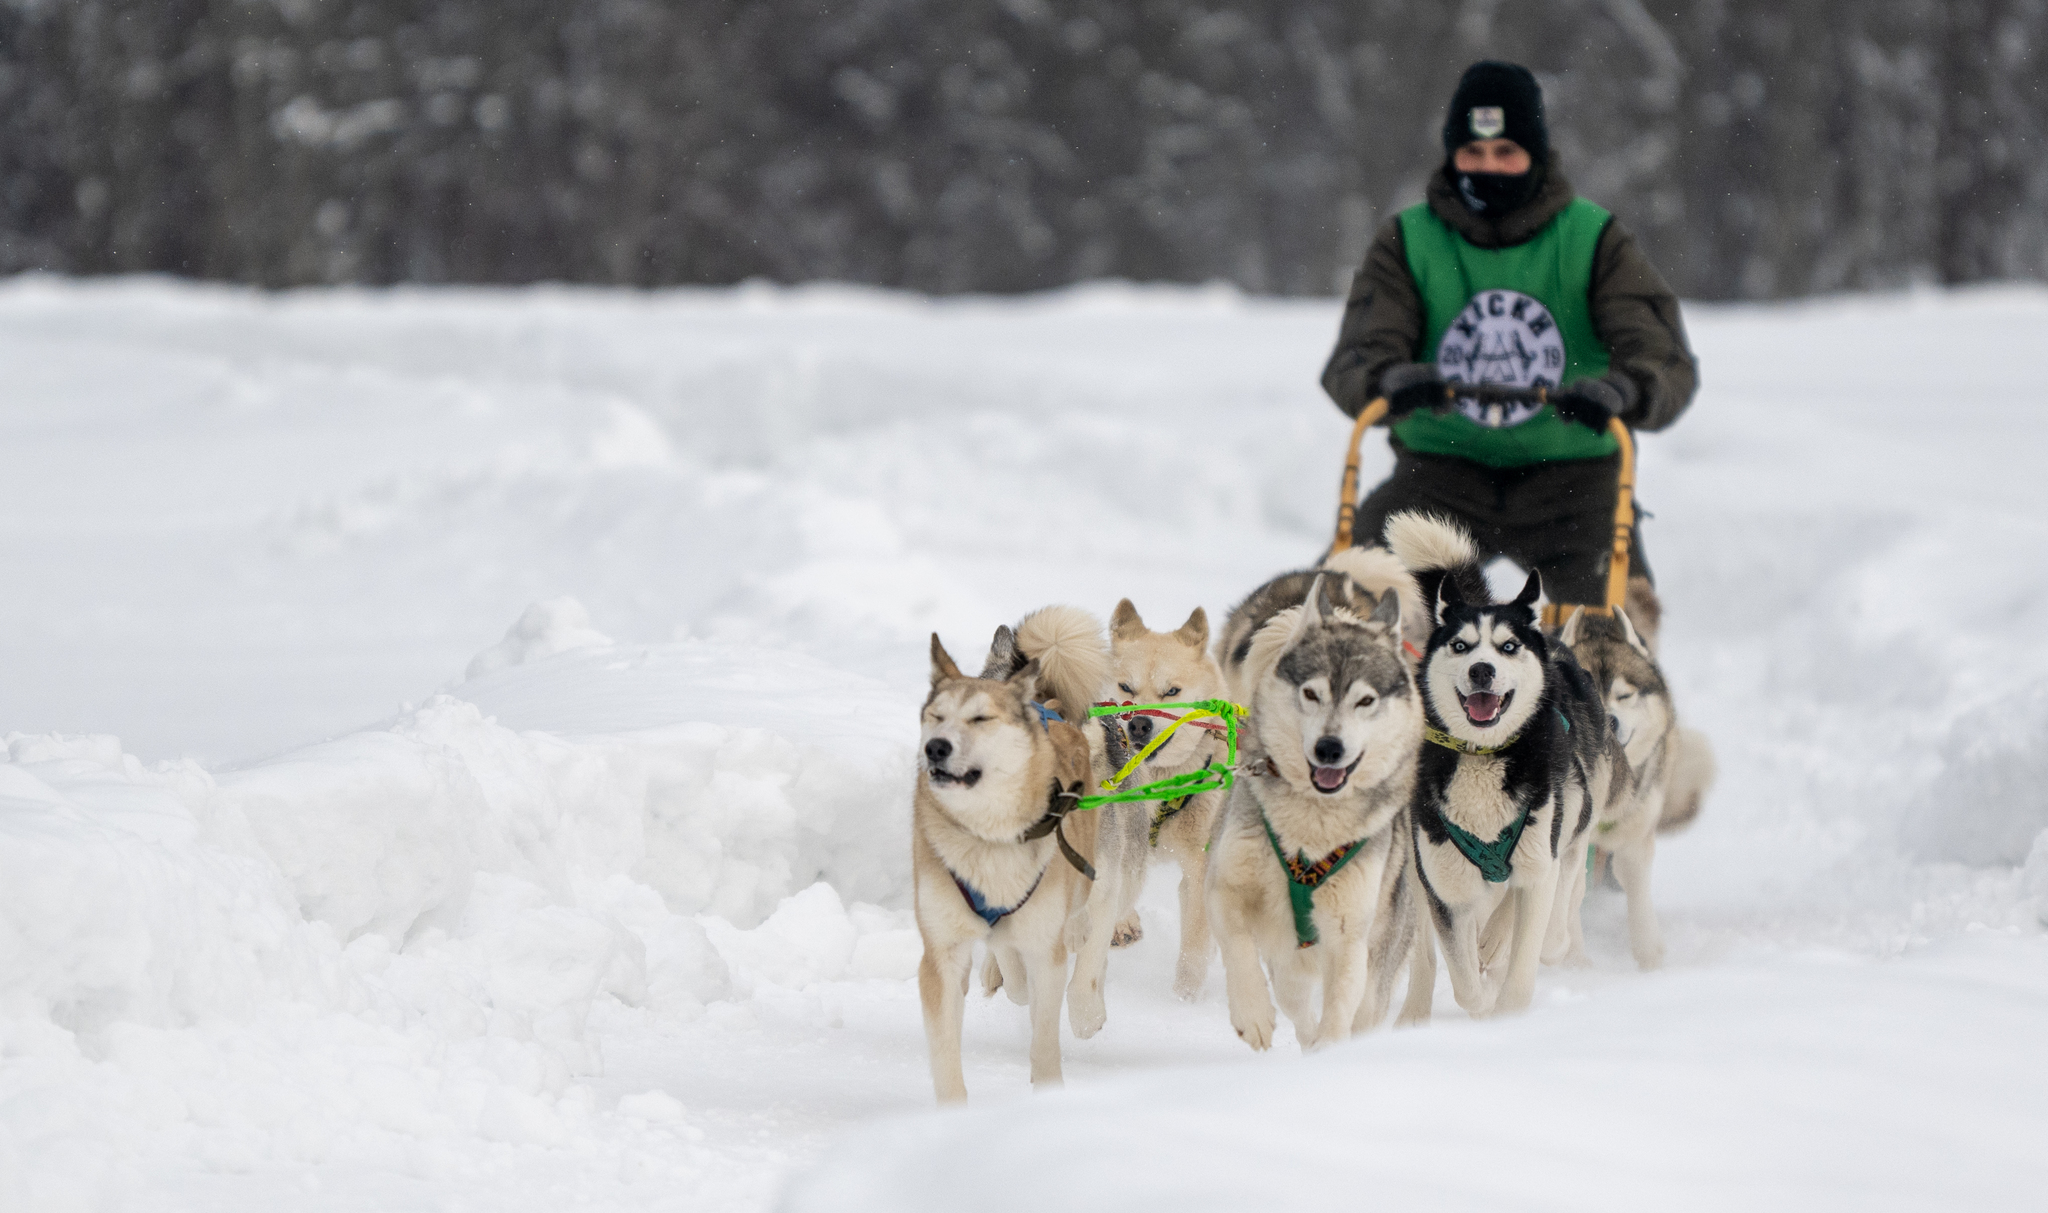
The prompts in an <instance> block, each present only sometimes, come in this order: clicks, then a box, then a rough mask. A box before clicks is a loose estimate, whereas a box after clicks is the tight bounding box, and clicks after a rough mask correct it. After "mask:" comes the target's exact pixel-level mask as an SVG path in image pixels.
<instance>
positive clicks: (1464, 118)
mask: <svg viewBox="0 0 2048 1213" xmlns="http://www.w3.org/2000/svg"><path fill="white" fill-rule="evenodd" d="M1443 139H1444V152H1445V156H1446V161H1445V164H1444V166H1443V168H1441V169H1440V170H1438V171H1437V173H1436V174H1435V175H1434V176H1433V177H1431V178H1430V182H1429V192H1428V201H1427V202H1423V203H1418V204H1417V205H1415V206H1412V207H1409V208H1408V209H1407V210H1404V211H1402V212H1401V213H1400V214H1398V215H1396V216H1395V217H1394V218H1392V219H1391V220H1389V221H1388V222H1387V223H1386V224H1384V225H1383V226H1382V227H1381V228H1380V230H1379V232H1378V233H1377V234H1376V235H1375V236H1374V238H1373V243H1372V248H1371V250H1370V251H1368V252H1367V253H1366V257H1365V265H1364V266H1363V267H1362V268H1360V270H1359V271H1358V274H1357V276H1356V277H1355V278H1354V279H1353V280H1352V283H1351V294H1350V297H1349V299H1348V300H1347V302H1346V304H1345V308H1344V324H1343V327H1342V329H1341V330H1340V331H1339V333H1338V337H1337V350H1336V352H1335V353H1334V354H1332V355H1331V356H1330V362H1329V365H1328V366H1327V367H1326V368H1325V369H1324V371H1323V389H1324V390H1325V391H1327V392H1328V393H1329V394H1330V398H1331V399H1333V400H1335V401H1336V402H1337V407H1339V408H1341V409H1343V410H1344V412H1345V413H1347V414H1349V415H1350V416H1352V417H1356V416H1358V413H1359V411H1360V410H1361V409H1363V408H1364V407H1365V405H1366V404H1367V402H1368V401H1371V400H1373V399H1374V398H1376V397H1379V396H1385V397H1386V398H1387V401H1388V412H1387V418H1386V421H1385V423H1384V424H1386V425H1388V426H1389V427H1390V428H1391V429H1392V431H1393V437H1392V444H1393V448H1394V471H1393V474H1392V475H1391V476H1389V477H1388V478H1387V479H1386V481H1385V482H1383V483H1382V484H1380V486H1379V487H1377V488H1375V489H1374V490H1373V491H1372V492H1371V493H1370V494H1369V495H1368V496H1367V497H1366V499H1365V501H1364V502H1363V503H1361V504H1360V506H1359V509H1358V517H1357V521H1356V523H1355V524H1354V528H1353V531H1352V534H1353V535H1354V536H1356V537H1357V542H1360V543H1374V542H1378V541H1379V539H1380V534H1381V531H1382V529H1383V528H1384V527H1385V525H1386V520H1387V518H1388V516H1389V515H1391V514H1396V513H1399V512H1401V511H1403V510H1410V509H1423V510H1430V511H1433V512H1436V513H1439V514H1445V515H1448V516H1450V517H1452V518H1455V519H1457V520H1458V521H1460V522H1462V523H1464V524H1465V526H1466V527H1467V528H1469V529H1470V530H1471V532H1472V535H1473V538H1474V539H1475V540H1476V541H1477V542H1478V543H1479V545H1480V547H1481V548H1482V549H1484V550H1485V551H1486V552H1487V553H1488V555H1489V556H1495V555H1499V556H1506V557H1508V558H1509V559H1511V560H1513V561H1515V562H1516V563H1517V564H1519V565H1521V566H1522V567H1523V568H1526V569H1535V570H1537V571H1539V572H1541V573H1542V574H1543V588H1544V592H1545V597H1546V598H1548V599H1549V600H1550V602H1551V603H1552V604H1553V605H1552V607H1550V608H1547V609H1546V612H1545V622H1546V623H1549V624H1555V623H1556V622H1559V621H1561V620H1562V619H1563V618H1564V614H1565V612H1568V610H1569V608H1570V606H1572V605H1577V604H1584V605H1591V606H1600V605H1602V604H1603V603H1604V602H1605V599H1606V584H1607V563H1608V558H1609V551H1610V547H1611V545H1612V542H1613V538H1614V530H1613V528H1614V507H1615V494H1616V488H1615V484H1616V475H1617V472H1618V470H1619V460H1620V458H1621V457H1620V454H1619V450H1618V447H1617V445H1616V442H1615V439H1614V436H1613V435H1612V434H1610V433H1609V432H1608V425H1607V423H1608V419H1609V418H1611V417H1619V418H1621V419H1622V420H1623V421H1624V422H1626V423H1627V424H1628V425H1629V426H1630V428H1632V429H1637V430H1661V429H1663V428H1664V427H1665V426H1667V425H1670V424H1671V423H1672V422H1673V421H1676V420H1677V419H1678V417H1679V415H1680V414H1681V413H1683V412H1684V411H1685V409H1686V406H1687V405H1688V404H1690V403H1691V402H1692V396H1693V390H1694V388H1695V387H1696V386H1697V384H1698V367H1697V364H1696V362H1695V361H1694V359H1693V355H1692V350H1691V348H1690V347H1689V346H1688V345H1687V344H1686V340H1685V326H1684V324H1683V322H1682V321H1681V320H1680V319H1679V314H1678V300H1677V298H1676V297H1674V296H1673V295H1672V293H1671V288H1670V287H1669V286H1667V285H1666V284H1665V282H1664V279H1663V277H1662V276H1661V275H1660V274H1658V273H1657V270H1656V268H1655V267H1654V266H1652V265H1651V264H1650V262H1649V259H1648V258H1646V257H1645V256H1644V255H1643V252H1642V249H1641V248H1640V247H1638V246H1637V244H1636V241H1635V238H1634V237H1633V236H1631V235H1629V233H1628V231H1627V229H1625V228H1623V227H1622V225H1621V223H1620V222H1619V221H1618V220H1616V219H1615V218H1614V217H1613V216H1612V215H1610V214H1608V213H1607V212H1606V211H1605V210H1602V209H1601V208H1600V207H1598V206H1596V205H1594V204H1593V203H1591V202H1588V201H1587V200H1586V199H1584V198H1580V197H1578V196H1576V195H1575V194H1574V192H1573V190H1572V186H1571V182H1570V181H1568V180H1566V178H1565V175H1564V172H1563V171H1562V170H1561V169H1560V168H1559V167H1558V166H1557V164H1556V163H1555V162H1554V161H1553V160H1552V158H1551V154H1550V138H1549V134H1548V132H1547V131H1546V129H1545V126H1544V119H1543V93H1542V90H1541V88H1540V87H1539V86H1538V85H1537V83H1536V78H1535V76H1533V75H1531V74H1530V72H1529V70H1528V69H1527V68H1524V67H1521V66H1519V65H1517V64H1512V63H1499V62H1494V61H1487V62H1482V63H1475V64H1473V65H1472V66H1471V67H1469V68H1467V69H1466V71H1465V75H1464V77H1463V78H1462V79H1461V80H1459V82H1458V91H1457V93H1456V94H1455V95H1454V96H1453V97H1452V98H1451V108H1450V113H1449V114H1448V115H1447V116H1446V118H1445V119H1444V130H1443ZM1447 381H1455V382H1464V383H1501V384H1509V385H1513V386H1518V387H1534V386H1538V385H1541V386H1545V387H1550V388H1553V389H1560V388H1561V390H1557V391H1556V392H1555V393H1554V394H1553V395H1552V397H1551V403H1549V404H1545V405H1536V404H1499V403H1482V402H1478V401H1474V400H1469V399H1466V400H1460V401H1458V402H1457V404H1456V405H1455V407H1452V408H1444V407H1442V406H1443V404H1444V384H1445V383H1446V382H1447ZM1649 571H1650V570H1649V566H1648V565H1647V564H1646V563H1645V562H1644V560H1643V555H1642V544H1641V528H1640V527H1637V533H1636V536H1635V537H1634V539H1633V541H1632V548H1631V551H1630V557H1629V584H1628V598H1627V602H1626V606H1627V610H1628V613H1629V617H1630V619H1631V621H1633V622H1634V623H1635V624H1636V626H1637V627H1638V628H1639V629H1641V630H1642V631H1643V632H1644V633H1645V635H1646V636H1648V637H1654V636H1655V634H1656V630H1657V625H1658V622H1659V615H1660V613H1661V612H1660V610H1659V606H1658V602H1657V596H1656V593H1655V591H1654V590H1653V589H1652V588H1651V583H1650V579H1649Z"/></svg>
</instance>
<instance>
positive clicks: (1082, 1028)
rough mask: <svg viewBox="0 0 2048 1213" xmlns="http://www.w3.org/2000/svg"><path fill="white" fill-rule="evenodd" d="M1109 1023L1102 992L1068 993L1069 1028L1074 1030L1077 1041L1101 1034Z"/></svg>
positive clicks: (1082, 991) (1083, 991) (1073, 991)
mask: <svg viewBox="0 0 2048 1213" xmlns="http://www.w3.org/2000/svg"><path fill="white" fill-rule="evenodd" d="M1108 1021H1109V1010H1108V1008H1107V1007H1105V1006H1103V1004H1102V992H1101V991H1100V990H1094V991H1089V990H1070V991H1068V992H1067V1026H1068V1027H1069V1028H1072V1029H1073V1032H1074V1037H1075V1039H1077V1040H1086V1039H1088V1038H1089V1037H1090V1036H1093V1035H1095V1034H1096V1033H1097V1032H1100V1031H1101V1030H1102V1025H1103V1024H1105V1023H1107V1022H1108Z"/></svg>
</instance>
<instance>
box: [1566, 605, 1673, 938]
mask: <svg viewBox="0 0 2048 1213" xmlns="http://www.w3.org/2000/svg"><path fill="white" fill-rule="evenodd" d="M1557 639H1558V642H1559V643H1561V644H1563V645H1564V646H1565V647H1566V648H1567V649H1570V650H1571V653H1572V656H1573V657H1574V658H1575V659H1576V660H1577V661H1578V663H1579V666H1580V668H1582V669H1584V670H1585V671H1586V673H1587V675H1588V676H1590V677H1591V678H1592V680H1593V685H1594V686H1595V687H1596V688H1598V689H1599V691H1600V696H1601V700H1602V702H1603V704H1604V705H1605V707H1606V709H1607V716H1608V724H1609V726H1610V727H1612V728H1613V730H1614V734H1615V740H1616V741H1618V742H1620V744H1621V748H1622V752H1623V753H1625V754H1626V755H1627V756H1628V765H1629V769H1630V771H1631V772H1632V773H1633V776H1634V778H1633V780H1632V782H1633V784H1634V792H1635V794H1634V795H1633V796H1629V797H1625V798H1623V799H1622V800H1621V801H1620V802H1619V803H1618V804H1616V805H1614V806H1612V811H1611V812H1602V813H1600V814H1599V815H1597V816H1596V817H1595V819H1594V822H1593V845H1594V846H1595V847H1597V848H1598V849H1599V851H1601V852H1604V853H1606V854H1609V855H1611V856H1613V859H1614V875H1615V878H1616V879H1617V880H1619V881H1620V882H1621V887H1622V891H1623V893H1624V894H1626V896H1627V897H1628V936H1629V948H1630V950H1631V951H1632V952H1634V954H1635V958H1636V963H1637V964H1638V965H1640V966H1642V967H1643V968H1645V969H1654V968H1656V967H1657V966H1658V965H1660V964H1662V963H1664V937H1663V933H1662V932H1661V931H1660V930H1659V929H1658V926H1657V911H1656V908H1655V907H1654V906H1653V905H1651V903H1650V863H1651V860H1653V859H1654V858H1655V857H1656V853H1657V835H1658V833H1659V832H1660V831H1662V830H1664V829H1666V828H1667V826H1666V818H1667V817H1668V818H1671V819H1673V822H1674V824H1675V825H1683V824H1685V823H1686V822H1689V821H1691V820H1692V818H1693V817H1694V816H1695V815H1697V814H1698V812H1699V805H1700V802H1701V800H1703V799H1704V798H1705V796H1706V793H1707V788H1708V786H1709V785H1711V784H1712V782H1713V772H1714V758H1713V750H1712V748H1711V747H1710V746H1709V745H1708V743H1707V739H1706V737H1705V736H1704V735H1703V734H1700V733H1698V732H1695V731H1693V730H1691V729H1682V728H1680V727H1679V725H1678V713H1677V711H1676V710H1675V709H1674V708H1673V707H1672V703H1671V691H1670V689H1669V688H1668V687H1667V686H1666V685H1665V682H1664V671H1663V669H1662V668H1661V667H1660V666H1659V665H1658V664H1657V658H1656V656H1655V654H1654V652H1653V651H1652V649H1651V648H1650V644H1649V642H1648V640H1647V639H1646V638H1645V637H1644V636H1643V635H1642V634H1641V633H1640V632H1638V631H1637V630H1636V627H1635V624H1634V622H1633V621H1631V619H1630V618H1629V615H1628V611H1627V609H1626V608H1623V607H1617V608H1615V611H1614V614H1613V615H1611V616H1609V615H1595V614H1591V613H1589V612H1587V611H1584V610H1580V611H1576V612H1574V613H1573V614H1572V617H1571V618H1570V619H1568V620H1566V621H1565V625H1564V628H1563V629H1562V630H1561V631H1560V632H1559V633H1558V637H1557ZM1594 870H1596V871H1597V870H1598V869H1597V867H1596V868H1595V869H1594ZM1574 873H1575V877H1574V880H1573V887H1572V892H1571V902H1572V905H1571V910H1570V911H1569V917H1568V920H1567V921H1568V926H1569V928H1570V939H1569V940H1555V939H1553V940H1552V941H1551V947H1550V948H1549V949H1548V950H1547V951H1546V954H1545V956H1544V959H1546V960H1551V959H1555V958H1556V953H1558V952H1559V951H1563V952H1564V954H1565V955H1566V957H1567V958H1569V959H1579V958H1583V957H1584V955H1585V939H1584V936H1583V935H1582V934H1581V931H1580V926H1579V904H1580V902H1581V901H1583V900H1584V898H1585V895H1586V879H1587V868H1586V867H1585V866H1580V867H1578V868H1575V869H1574Z"/></svg>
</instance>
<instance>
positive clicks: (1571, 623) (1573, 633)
mask: <svg viewBox="0 0 2048 1213" xmlns="http://www.w3.org/2000/svg"><path fill="white" fill-rule="evenodd" d="M1585 617H1586V608H1585V607H1582V606H1579V607H1573V608H1572V617H1571V618H1570V619H1567V620H1565V621H1564V628H1563V630H1561V631H1559V632H1558V634H1557V642H1558V643H1559V644H1561V645H1563V646H1564V647H1566V648H1568V649H1569V648H1573V647H1575V646H1576V645H1577V644H1578V643H1579V621H1580V620H1581V619H1584V618H1585Z"/></svg>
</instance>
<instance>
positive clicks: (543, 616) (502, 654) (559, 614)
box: [462, 598, 612, 681]
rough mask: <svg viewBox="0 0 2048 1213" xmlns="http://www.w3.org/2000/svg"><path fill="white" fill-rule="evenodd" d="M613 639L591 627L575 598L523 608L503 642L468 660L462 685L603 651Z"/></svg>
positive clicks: (587, 612)
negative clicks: (546, 660)
mask: <svg viewBox="0 0 2048 1213" xmlns="http://www.w3.org/2000/svg"><path fill="white" fill-rule="evenodd" d="M611 642H612V638H611V637H609V636H607V635H605V634H604V633H603V632H600V631H598V630H597V629H596V628H593V627H591V626H590V612H589V611H587V610H585V609H584V606H583V604H582V603H580V602H578V601H576V600H575V599H574V598H550V599H548V600H547V601H545V602H536V603H534V604H533V605H532V606H530V607H528V608H526V613H525V614H523V615H521V616H520V617H519V622H518V623H515V624H513V625H512V627H511V629H510V630H509V631H507V632H506V633H505V638H504V639H503V640H500V641H499V642H498V643H496V644H494V645H492V646H491V647H490V648H488V649H485V650H484V651H483V652H481V653H478V654H477V655H476V656H475V657H473V658H471V659H470V662H469V668H468V669H466V670H464V671H463V673H462V677H463V679H464V680H465V681H467V680H468V679H472V678H481V677H482V676H484V675H485V674H491V673H495V672H497V671H499V670H502V669H506V668H508V667H511V666H515V665H525V664H526V663H527V662H529V661H534V660H537V659H539V658H542V657H552V656H554V655H555V654H556V653H567V652H570V651H571V650H574V649H590V648H606V647H608V646H610V644H611Z"/></svg>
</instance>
